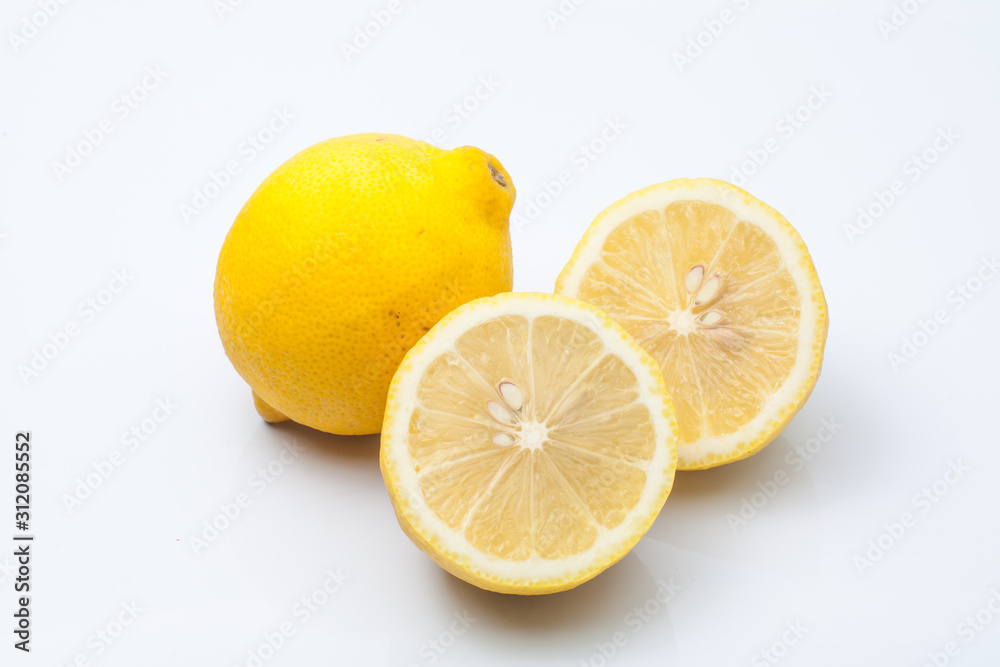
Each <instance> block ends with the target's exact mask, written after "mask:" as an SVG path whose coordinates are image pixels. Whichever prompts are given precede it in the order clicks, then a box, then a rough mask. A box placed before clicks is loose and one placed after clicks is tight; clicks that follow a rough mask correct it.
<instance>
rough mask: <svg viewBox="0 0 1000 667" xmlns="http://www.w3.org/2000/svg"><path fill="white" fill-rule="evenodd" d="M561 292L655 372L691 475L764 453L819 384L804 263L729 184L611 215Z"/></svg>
mask: <svg viewBox="0 0 1000 667" xmlns="http://www.w3.org/2000/svg"><path fill="white" fill-rule="evenodd" d="M556 292H558V293H560V294H565V295H566V296H571V297H575V298H578V299H583V300H584V301H589V302H590V303H593V304H595V305H596V306H598V307H599V308H602V309H603V310H604V311H605V312H607V313H608V315H610V316H611V317H612V318H613V319H615V320H616V321H617V322H618V323H619V324H621V325H622V326H623V327H624V328H625V329H626V330H627V331H628V332H629V333H631V334H632V335H633V336H634V337H635V339H636V341H638V343H639V344H640V345H641V346H642V347H643V348H644V349H645V350H646V351H647V352H649V354H650V355H652V357H653V358H654V359H656V360H657V362H658V363H659V365H660V368H661V369H662V370H663V376H664V379H665V380H666V384H667V389H668V390H669V392H670V394H671V396H672V397H673V400H674V404H675V405H676V406H677V421H678V423H679V425H680V444H679V446H678V468H680V469H682V470H692V469H699V468H711V467H713V466H717V465H721V464H723V463H728V462H730V461H736V460H739V459H742V458H745V457H747V456H750V455H751V454H753V453H754V452H757V451H759V450H760V449H761V448H762V447H764V446H765V445H767V444H768V443H769V442H771V440H773V439H774V438H775V436H777V435H778V433H780V432H781V429H782V428H784V426H785V425H786V424H787V423H788V421H789V420H790V419H791V418H792V417H793V416H794V415H795V413H796V412H798V411H799V409H800V408H801V407H802V405H803V403H805V401H806V399H807V398H808V397H809V394H810V392H811V391H812V388H813V385H814V384H815V383H816V379H817V377H818V376H819V371H820V366H821V364H822V362H823V347H824V344H825V342H826V331H827V308H826V301H825V299H824V298H823V289H822V287H821V286H820V282H819V277H818V276H817V275H816V268H815V267H814V266H813V263H812V259H811V258H810V257H809V251H808V250H806V246H805V243H803V242H802V238H801V237H800V236H799V234H798V233H797V232H796V231H795V230H794V229H793V228H792V226H791V225H790V224H789V223H788V221H787V220H785V218H784V217H783V216H782V215H781V214H780V213H778V212H777V211H775V210H774V209H773V208H771V207H770V206H768V205H767V204H764V203H763V202H761V201H759V200H757V199H755V198H753V197H752V196H750V195H749V194H747V193H746V192H744V191H743V190H740V189H739V188H737V187H736V186H733V185H730V184H729V183H725V182H723V181H717V180H713V179H707V178H699V179H693V180H688V179H678V180H674V181H670V182H668V183H661V184H659V185H653V186H651V187H648V188H645V189H643V190H639V191H638V192H634V193H632V194H631V195H629V196H627V197H625V198H624V199H622V200H620V201H618V202H616V203H614V204H612V205H611V206H609V207H608V208H607V209H605V210H604V211H603V212H602V213H601V214H600V215H598V216H597V218H596V219H595V220H594V221H593V222H592V223H591V225H590V228H589V229H588V230H587V233H586V234H585V235H584V237H583V239H582V240H581V241H580V243H579V245H578V246H577V247H576V250H575V251H574V253H573V257H572V258H571V259H570V261H569V263H568V264H567V265H566V267H565V268H564V269H563V271H562V273H561V274H560V275H559V279H558V280H557V282H556Z"/></svg>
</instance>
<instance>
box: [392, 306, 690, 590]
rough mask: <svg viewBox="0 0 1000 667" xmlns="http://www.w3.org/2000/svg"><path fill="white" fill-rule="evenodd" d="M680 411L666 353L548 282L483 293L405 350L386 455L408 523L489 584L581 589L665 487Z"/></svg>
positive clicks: (451, 566) (442, 561) (455, 568)
mask: <svg viewBox="0 0 1000 667" xmlns="http://www.w3.org/2000/svg"><path fill="white" fill-rule="evenodd" d="M676 440H677V425H676V420H675V419H674V413H673V407H672V405H671V402H670V398H669V397H668V396H667V394H666V391H665V389H664V385H663V379H662V376H661V375H660V372H659V370H658V368H657V366H656V363H655V362H654V361H653V360H652V359H651V358H650V357H649V356H648V355H647V354H646V353H645V352H643V351H642V350H641V349H640V348H639V347H638V346H637V345H636V344H635V342H634V341H633V340H632V338H631V337H630V336H629V335H628V334H627V333H626V332H625V331H624V330H623V329H622V328H621V327H619V326H618V325H617V324H615V323H614V322H613V321H611V320H610V319H609V318H608V317H607V315H605V314H604V313H602V312H600V311H599V310H598V309H596V308H594V307H593V306H590V305H588V304H585V303H582V302H580V301H575V300H572V299H567V298H565V297H561V296H558V295H551V294H520V293H507V294H501V295H497V296H495V297H490V298H484V299H478V300H476V301H473V302H471V303H469V304H466V305H465V306H462V307H460V308H458V309H457V310H456V311H454V312H452V313H451V314H449V315H448V316H446V317H445V318H444V319H443V320H441V322H439V323H438V324H437V325H436V326H435V327H434V328H432V329H431V330H430V332H429V333H428V334H427V335H426V336H424V337H423V338H422V339H421V340H420V342H419V343H417V344H416V346H414V348H413V349H412V350H410V352H409V353H408V354H407V356H406V358H405V360H404V361H403V363H402V365H401V366H400V368H399V370H398V372H397V373H396V375H395V377H394V378H393V381H392V384H391V386H390V389H389V398H388V402H387V405H386V416H385V422H384V424H383V427H382V449H381V467H382V475H383V478H384V480H385V484H386V487H387V489H388V491H389V496H390V498H391V499H392V504H393V507H394V508H395V510H396V516H397V518H398V519H399V523H400V525H401V526H402V528H403V530H404V531H405V532H406V534H407V535H408V536H409V537H410V539H412V540H413V541H414V543H416V545H417V546H418V547H420V548H421V549H422V550H423V551H425V552H426V553H428V554H429V555H430V556H431V557H432V558H433V559H434V560H435V561H437V563H438V564H439V565H441V566H442V567H443V568H445V569H446V570H448V571H449V572H451V573H452V574H454V575H456V576H458V577H460V578H462V579H464V580H466V581H468V582H470V583H473V584H475V585H476V586H479V587H480V588H484V589H487V590H493V591H499V592H503V593H519V594H539V593H551V592H555V591H560V590H565V589H568V588H572V587H574V586H576V585H578V584H580V583H582V582H584V581H586V580H588V579H590V578H591V577H593V576H595V575H597V574H598V573H599V572H601V571H602V570H604V569H605V568H607V567H609V566H610V565H612V564H613V563H615V562H616V561H618V560H619V559H620V558H622V557H623V556H624V555H625V554H626V553H627V552H628V551H629V549H631V548H632V546H633V545H634V544H635V543H636V542H637V541H638V540H639V538H640V537H642V535H643V534H644V533H645V532H646V530H648V528H649V527H650V525H651V524H652V523H653V520H654V519H655V518H656V515H657V513H658V512H659V510H660V508H661V507H662V505H663V502H664V501H665V500H666V498H667V495H668V494H669V492H670V488H671V486H672V483H673V478H674V469H675V466H676Z"/></svg>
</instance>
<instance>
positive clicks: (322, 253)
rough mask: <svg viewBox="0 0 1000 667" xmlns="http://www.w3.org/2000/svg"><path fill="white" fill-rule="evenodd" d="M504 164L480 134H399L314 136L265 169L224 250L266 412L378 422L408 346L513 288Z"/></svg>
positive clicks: (222, 283)
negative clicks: (446, 142)
mask: <svg viewBox="0 0 1000 667" xmlns="http://www.w3.org/2000/svg"><path fill="white" fill-rule="evenodd" d="M514 196H515V192H514V186H513V184H512V183H511V180H510V176H509V175H508V174H507V172H506V171H505V170H504V168H503V167H502V166H501V165H500V163H499V162H498V161H497V160H496V158H494V157H493V156H492V155H489V154H487V153H484V152H483V151H481V150H479V149H478V148H472V147H464V148H458V149H455V150H451V151H447V150H441V149H439V148H435V147H434V146H431V145H429V144H426V143H424V142H422V141H414V140H412V139H407V138H405V137H401V136H397V135H390V134H358V135H353V136H348V137H341V138H337V139H330V140H328V141H324V142H321V143H318V144H316V145H314V146H311V147H310V148H307V149H306V150H304V151H302V152H301V153H299V154H298V155H295V156H294V157H292V158H291V159H290V160H288V161H287V162H285V163H284V164H283V165H281V166H280V167H278V169H276V170H275V171H274V172H273V173H272V174H271V175H270V176H268V177H267V178H266V179H265V180H264V182H263V183H261V185H260V187H258V188H257V190H256V191H255V192H254V194H253V195H252V196H251V197H250V199H249V201H247V203H246V205H245V206H244V207H243V209H242V210H241V211H240V213H239V215H238V216H237V217H236V221H235V222H234V223H233V226H232V228H231V229H230V230H229V234H228V235H227V236H226V240H225V243H224V244H223V246H222V251H221V253H220V255H219V263H218V268H217V270H216V276H215V314H216V321H217V324H218V327H219V334H220V336H221V338H222V344H223V347H224V348H225V350H226V354H227V355H228V356H229V359H230V361H231V362H232V363H233V366H235V368H236V370H237V372H239V374H240V375H241V376H242V377H243V379H244V380H246V382H247V383H248V384H249V385H250V387H251V389H252V390H253V398H254V404H255V405H256V407H257V411H258V412H259V413H260V415H261V416H262V417H263V418H264V419H266V420H267V421H281V420H283V419H292V420H294V421H296V422H299V423H301V424H305V425H307V426H311V427H313V428H316V429H319V430H322V431H328V432H331V433H340V434H363V433H376V432H378V430H379V427H380V426H381V424H382V416H383V412H384V408H385V399H386V392H387V391H388V388H389V382H390V380H391V379H392V376H393V374H394V373H395V371H396V368H397V367H398V366H399V363H400V361H402V359H403V356H404V355H405V354H406V352H407V351H408V350H409V349H410V348H411V347H412V346H413V344H414V343H416V342H417V341H418V340H419V339H420V337H421V336H422V335H423V334H424V333H426V332H427V331H428V330H429V329H430V328H431V327H433V326H434V324H435V323H436V322H437V321H438V320H439V319H441V317H442V316H444V315H445V314H446V313H448V312H450V311H451V310H453V309H454V308H455V307H457V306H459V305H461V304H463V303H466V302H467V301H470V300H472V299H475V298H478V297H483V296H490V295H494V294H497V293H498V292H504V291H509V290H510V289H511V281H512V272H511V269H512V267H511V248H510V231H509V226H508V218H509V215H510V210H511V207H512V206H513V203H514Z"/></svg>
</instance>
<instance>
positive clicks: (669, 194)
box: [559, 179, 825, 468]
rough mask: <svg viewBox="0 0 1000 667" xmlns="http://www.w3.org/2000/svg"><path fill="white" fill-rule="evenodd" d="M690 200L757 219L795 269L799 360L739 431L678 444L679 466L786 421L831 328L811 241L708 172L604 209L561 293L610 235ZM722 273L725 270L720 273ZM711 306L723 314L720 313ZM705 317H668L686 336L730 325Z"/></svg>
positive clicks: (575, 288) (569, 291)
mask: <svg viewBox="0 0 1000 667" xmlns="http://www.w3.org/2000/svg"><path fill="white" fill-rule="evenodd" d="M684 200H698V201H705V202H709V203H712V204H717V205H720V206H723V207H725V208H728V209H729V210H730V211H732V212H733V213H734V214H735V215H736V217H737V219H738V220H740V221H743V222H747V223H750V224H752V225H756V226H757V227H759V228H760V229H762V230H763V231H764V232H765V233H767V235H768V236H770V237H771V238H772V239H773V240H774V242H775V244H776V245H777V247H778V249H779V252H780V255H781V258H782V262H783V266H784V268H785V269H786V270H787V271H788V272H789V274H790V275H791V276H792V279H793V280H794V282H795V287H796V289H797V291H798V294H799V296H800V303H799V307H800V319H799V331H798V333H797V336H798V348H797V352H796V358H795V364H794V365H793V366H792V368H791V370H790V371H789V373H788V375H787V377H786V378H785V381H784V382H783V383H782V384H781V386H780V387H779V388H778V390H777V391H776V392H774V393H772V394H771V395H770V396H769V397H768V398H767V400H766V402H765V404H764V406H763V407H762V408H761V410H760V411H759V412H758V413H757V415H756V416H755V417H754V418H752V419H751V420H750V421H748V422H747V423H746V424H744V425H743V427H742V428H740V429H739V430H736V431H733V432H731V433H728V434H725V435H722V436H715V437H711V436H705V435H702V437H701V438H700V439H699V440H698V441H697V442H694V443H682V444H680V445H679V446H678V466H679V467H681V468H685V467H691V466H696V465H699V464H701V463H703V462H705V461H706V460H708V459H710V458H713V457H717V458H722V459H728V458H731V457H732V455H733V453H734V452H738V451H739V450H741V449H743V448H745V447H746V446H748V445H750V444H751V443H753V442H754V441H756V440H757V439H758V438H759V437H760V435H761V434H763V433H765V432H767V431H771V430H773V426H774V424H776V423H780V421H781V420H782V419H783V418H784V416H785V415H786V414H787V412H788V410H790V409H791V406H795V405H797V404H798V402H799V399H800V394H801V393H802V392H803V391H804V390H807V389H808V388H809V386H810V378H811V376H812V375H813V374H814V373H815V364H816V359H815V353H814V348H815V346H816V345H817V342H819V341H821V339H822V336H823V334H824V331H823V330H821V329H820V327H821V326H823V327H825V317H823V318H821V317H819V315H820V308H821V307H822V306H821V304H822V303H823V299H822V294H821V292H820V291H819V285H818V283H816V282H815V280H814V278H813V269H812V267H811V265H810V264H809V262H808V255H805V258H806V261H805V262H802V261H801V258H802V257H803V253H804V251H805V247H804V245H803V244H802V241H801V239H800V238H799V237H798V234H797V233H796V232H795V231H794V230H793V229H791V228H790V227H789V226H786V224H787V223H785V224H783V220H782V219H781V218H780V216H779V215H778V214H777V213H776V212H775V211H773V210H772V209H770V208H769V207H767V206H765V205H763V204H762V203H761V202H758V201H756V200H754V199H753V198H751V197H749V195H747V194H745V193H743V192H742V191H740V190H738V189H737V188H733V187H731V186H726V185H723V184H721V183H719V182H716V181H711V180H708V179H699V180H693V181H683V182H682V181H673V182H669V183H663V184H660V185H657V186H652V187H650V188H646V189H645V190H643V191H640V192H638V193H636V194H635V195H633V196H630V197H627V198H626V199H624V200H622V201H619V202H617V203H615V204H612V205H611V206H610V207H608V208H607V209H605V210H604V211H603V212H602V213H601V214H600V215H598V217H597V218H596V219H595V221H594V222H593V223H592V224H591V226H590V228H589V229H588V231H587V236H586V237H585V240H584V241H581V243H580V245H579V246H578V247H577V249H576V251H575V253H574V262H573V263H572V264H571V265H570V266H568V267H567V268H566V270H565V271H564V273H563V275H561V276H560V285H559V292H560V293H561V294H564V295H566V296H570V297H577V295H578V294H579V289H580V281H581V280H582V279H583V277H584V275H585V274H586V272H587V270H588V269H589V268H590V267H591V266H592V265H593V264H594V263H596V262H598V261H601V250H602V247H603V246H604V244H605V242H606V240H607V238H608V236H609V234H611V232H612V231H614V230H615V229H616V228H617V227H618V226H619V225H621V224H622V223H623V222H625V221H626V220H629V219H630V218H632V217H634V216H636V215H638V214H640V213H643V212H645V211H649V210H663V209H665V208H666V207H667V206H669V205H670V204H672V203H674V202H677V201H684ZM698 268H699V267H692V268H691V269H690V270H689V272H688V274H687V276H686V279H685V287H686V288H687V289H688V292H689V293H690V292H693V291H694V290H696V289H699V286H700V289H704V288H705V284H706V283H707V282H708V280H709V279H710V277H711V276H709V275H704V268H702V270H701V272H699V271H698V270H697V269H698ZM724 279H725V277H724V276H722V280H724ZM710 291H711V290H710ZM716 291H717V290H716ZM709 313H718V316H716V315H709ZM705 317H707V318H708V321H700V322H699V321H697V320H695V319H694V318H693V316H689V315H687V310H684V311H675V313H674V314H672V316H671V317H669V318H668V321H669V322H670V325H671V327H672V328H674V329H675V330H677V332H678V333H680V334H682V335H683V334H685V333H688V332H690V331H691V330H693V329H694V328H696V327H697V326H700V325H708V326H724V325H725V324H726V319H725V314H724V313H722V312H719V311H715V310H710V311H707V312H706V313H703V314H701V315H699V319H702V318H705Z"/></svg>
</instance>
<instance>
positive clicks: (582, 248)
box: [555, 178, 830, 470]
mask: <svg viewBox="0 0 1000 667" xmlns="http://www.w3.org/2000/svg"><path fill="white" fill-rule="evenodd" d="M699 185H710V186H712V187H715V188H718V189H719V190H723V191H728V192H729V193H731V194H732V195H733V196H735V197H736V198H737V199H739V200H741V201H742V202H743V203H744V204H745V205H747V206H749V207H752V208H756V209H758V210H760V211H761V212H762V213H763V214H764V215H766V216H767V217H769V218H771V219H773V220H774V221H775V222H776V223H777V224H778V226H779V228H780V229H781V230H782V232H783V234H784V237H785V238H786V240H787V241H788V242H790V243H791V245H792V246H794V247H795V250H796V252H795V254H796V256H797V258H798V263H799V264H800V268H801V269H802V271H803V273H804V274H805V275H806V276H807V277H806V282H805V284H800V285H798V287H799V289H800V291H801V292H802V293H803V295H804V298H805V299H807V300H809V301H811V302H812V304H813V305H814V306H815V308H816V320H817V326H816V327H815V335H814V337H813V339H812V340H811V341H809V347H810V354H809V358H808V364H807V372H806V377H805V379H804V380H803V382H802V383H801V384H800V386H799V388H798V391H797V392H795V394H794V396H792V397H791V399H790V400H789V401H788V402H787V403H785V404H784V405H782V406H780V408H778V409H777V410H775V412H774V413H772V415H771V416H770V419H769V420H768V421H767V423H766V424H765V425H764V427H763V428H762V429H760V430H759V431H757V432H747V433H745V434H743V436H744V437H742V438H741V441H740V442H739V443H738V444H737V445H736V446H734V447H733V448H732V450H731V451H730V452H728V453H727V454H726V455H723V456H719V455H711V454H710V455H707V456H703V457H698V458H695V459H689V458H686V457H680V458H679V460H678V464H677V469H678V470H707V469H709V468H715V467H718V466H721V465H725V464H726V463H733V462H735V461H741V460H743V459H746V458H748V457H750V456H752V455H754V454H756V453H757V452H759V451H760V450H762V449H764V447H766V446H767V445H769V444H770V443H771V442H772V441H773V440H774V439H775V438H777V437H778V435H780V434H781V431H782V430H784V428H785V427H786V426H788V423H789V422H791V421H792V418H793V417H794V416H795V415H796V414H798V412H799V410H801V409H802V406H803V405H805V403H806V400H808V398H809V396H810V395H811V394H812V391H813V388H814V387H815V385H816V381H817V380H818V379H819V374H820V370H821V369H822V367H823V353H824V350H825V347H826V337H827V332H828V330H829V328H830V319H829V311H828V308H827V303H826V296H825V295H824V293H823V286H822V285H821V284H820V281H819V275H818V274H817V273H816V267H815V266H814V264H813V261H812V257H811V256H810V254H809V249H808V248H806V244H805V241H803V240H802V237H801V236H800V235H799V233H798V231H797V230H796V229H795V228H794V227H793V226H792V224H791V223H790V222H788V220H787V219H786V218H785V216H783V215H781V213H779V212H778V211H776V210H775V209H773V208H771V207H770V206H768V205H767V204H765V203H764V202H762V201H760V200H759V199H757V198H756V197H754V196H753V195H751V194H750V193H749V192H747V191H745V190H743V189H742V188H739V187H737V186H735V185H733V184H732V183H728V182H726V181H721V180H717V179H714V178H693V179H688V178H677V179H674V180H672V181H667V182H665V183H657V184H654V185H650V186H648V187H645V188H642V189H641V190H637V191H635V192H633V193H631V194H629V195H626V196H625V197H623V198H621V199H619V200H618V201H616V202H615V203H613V204H611V205H610V206H608V207H607V208H606V209H604V210H603V211H601V213H600V214H598V216H597V217H596V218H595V219H594V220H593V222H591V223H590V226H589V227H588V228H587V231H586V232H584V235H583V238H581V239H580V242H579V243H578V244H577V246H576V248H575V249H574V251H573V255H572V257H570V260H569V262H567V263H566V265H565V266H564V267H563V269H562V271H560V272H559V276H558V277H557V278H556V285H555V292H556V294H564V295H566V296H570V297H574V296H576V294H575V290H574V289H570V288H569V287H568V284H569V283H570V282H571V280H572V276H573V275H574V274H575V273H578V272H579V271H580V270H581V267H583V266H584V263H585V260H584V256H585V255H586V251H587V248H588V246H591V245H593V244H594V237H595V236H596V233H597V230H598V229H600V228H601V226H602V225H603V224H604V221H605V220H606V219H607V218H609V217H612V216H614V215H615V214H616V212H617V211H618V210H619V209H621V208H624V207H627V206H628V205H629V204H631V203H632V202H633V201H635V200H639V199H642V198H643V197H645V196H647V195H649V194H651V193H657V192H664V191H670V190H675V189H688V188H690V187H693V186H699Z"/></svg>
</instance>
